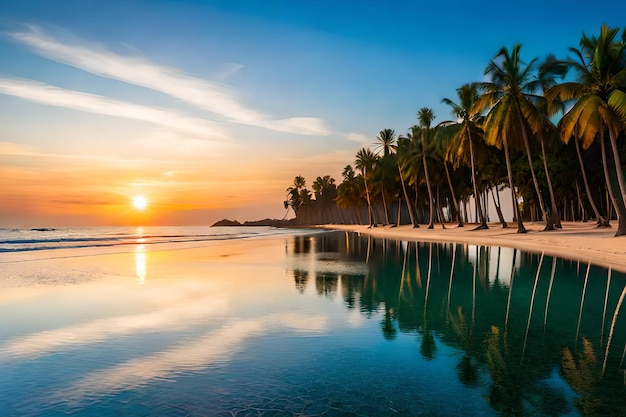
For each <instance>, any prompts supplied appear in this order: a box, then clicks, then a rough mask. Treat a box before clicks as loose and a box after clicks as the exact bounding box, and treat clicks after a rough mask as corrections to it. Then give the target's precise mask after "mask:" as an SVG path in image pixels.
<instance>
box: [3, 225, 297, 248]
mask: <svg viewBox="0 0 626 417" xmlns="http://www.w3.org/2000/svg"><path fill="white" fill-rule="evenodd" d="M42 229H44V228H38V229H36V230H34V229H0V253H16V252H28V251H42V250H56V249H86V248H103V247H112V246H125V245H138V244H141V245H154V244H165V243H185V242H208V241H218V240H233V239H246V238H252V237H260V236H269V235H278V234H291V233H293V232H294V231H293V230H292V229H291V230H290V229H279V228H274V227H250V228H249V229H242V228H241V227H219V228H215V229H216V230H214V231H213V230H211V232H212V233H206V229H207V228H206V227H199V226H198V227H180V228H177V227H153V228H141V229H139V230H137V229H136V228H122V229H123V230H120V228H68V229H48V228H45V229H46V230H45V231H42Z"/></svg>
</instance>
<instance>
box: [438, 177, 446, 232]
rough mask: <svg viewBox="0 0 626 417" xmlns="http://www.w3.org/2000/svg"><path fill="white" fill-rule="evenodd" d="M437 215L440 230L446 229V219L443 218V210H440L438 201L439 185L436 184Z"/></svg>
mask: <svg viewBox="0 0 626 417" xmlns="http://www.w3.org/2000/svg"><path fill="white" fill-rule="evenodd" d="M437 215H438V217H439V221H440V222H441V228H442V229H445V228H446V219H445V218H444V217H443V210H442V209H441V201H440V200H439V184H437Z"/></svg>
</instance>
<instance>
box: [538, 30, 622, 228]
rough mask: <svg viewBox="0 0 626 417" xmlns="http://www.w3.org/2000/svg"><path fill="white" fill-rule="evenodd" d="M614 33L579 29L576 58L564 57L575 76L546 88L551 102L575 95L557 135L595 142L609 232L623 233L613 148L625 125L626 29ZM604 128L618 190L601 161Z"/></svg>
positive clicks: (618, 162)
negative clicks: (611, 216) (608, 204)
mask: <svg viewBox="0 0 626 417" xmlns="http://www.w3.org/2000/svg"><path fill="white" fill-rule="evenodd" d="M618 33H619V29H612V28H609V27H607V26H606V25H603V26H602V28H601V29H600V36H599V37H597V38H596V37H595V36H591V37H588V36H587V35H585V34H584V33H583V35H582V39H581V40H580V49H576V48H570V52H572V53H573V54H574V55H575V57H576V59H569V60H568V63H569V65H570V66H571V67H572V68H573V69H574V70H575V71H576V73H577V75H578V80H577V81H573V82H566V83H562V84H558V85H556V86H554V87H552V88H550V89H549V90H548V91H547V92H546V95H547V98H548V99H549V100H550V101H551V102H552V101H554V100H555V99H558V100H561V101H565V102H568V101H574V100H575V103H574V105H573V106H572V108H571V109H570V110H569V111H568V112H567V113H566V114H565V115H564V116H563V118H562V119H561V122H560V123H559V126H560V128H561V130H560V131H561V140H563V141H564V142H566V143H567V142H568V141H569V140H570V138H572V137H575V139H577V140H582V142H583V149H588V148H589V146H591V144H592V143H593V142H594V141H595V140H598V141H599V142H600V146H601V149H602V156H603V158H602V159H603V160H602V162H603V167H604V175H605V181H606V186H607V190H608V191H609V195H610V196H611V200H612V203H613V206H614V207H615V210H616V211H617V214H618V228H617V232H616V233H615V236H621V235H624V234H626V206H625V204H626V181H625V180H624V172H623V169H622V164H621V160H620V156H619V152H618V149H617V138H618V136H619V134H620V132H623V131H624V130H625V126H626V121H625V120H626V31H623V32H622V39H621V40H616V37H617V35H618ZM607 131H608V134H609V141H610V144H611V150H612V153H613V162H614V163H613V165H614V170H615V172H614V173H615V175H616V176H617V181H618V185H619V191H620V193H619V194H617V193H615V192H614V190H613V187H612V186H611V178H610V174H609V170H608V166H607V162H606V150H605V144H604V137H605V133H606V132H607Z"/></svg>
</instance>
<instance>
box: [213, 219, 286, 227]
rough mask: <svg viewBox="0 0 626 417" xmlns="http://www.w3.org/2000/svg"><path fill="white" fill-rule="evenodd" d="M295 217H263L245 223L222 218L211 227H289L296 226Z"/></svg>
mask: <svg viewBox="0 0 626 417" xmlns="http://www.w3.org/2000/svg"><path fill="white" fill-rule="evenodd" d="M295 224H296V223H295V219H289V220H278V219H263V220H255V221H245V222H243V223H240V222H238V221H237V220H228V219H222V220H220V221H218V222H215V223H214V224H213V225H211V227H220V226H272V227H287V226H294V225H295Z"/></svg>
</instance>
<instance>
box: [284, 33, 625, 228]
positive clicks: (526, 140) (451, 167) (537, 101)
mask: <svg viewBox="0 0 626 417" xmlns="http://www.w3.org/2000/svg"><path fill="white" fill-rule="evenodd" d="M569 52H570V55H569V56H568V57H567V58H565V59H558V58H557V57H556V56H555V55H553V54H548V55H546V56H545V57H544V58H543V59H542V60H540V59H538V58H533V59H532V60H530V61H529V62H528V63H526V62H524V61H522V59H521V45H520V44H515V45H514V46H513V47H512V48H510V49H509V48H507V47H502V48H501V49H500V50H499V51H498V52H497V54H496V55H495V56H494V58H493V59H491V60H490V62H489V63H488V64H487V66H486V68H485V71H484V74H485V76H486V79H487V81H483V82H473V83H468V84H464V85H462V86H461V87H459V88H458V89H457V90H456V93H457V95H456V97H455V98H454V99H449V98H444V99H443V100H442V102H443V103H445V104H447V105H448V106H449V107H450V110H451V114H452V115H453V116H454V119H453V120H449V121H443V122H440V123H438V124H437V125H434V126H433V122H434V120H435V114H434V113H433V110H432V109H431V108H429V107H423V108H420V109H419V110H418V112H417V116H416V119H417V122H418V123H417V124H416V125H414V126H412V127H410V128H409V129H408V131H407V133H406V134H401V135H397V134H396V133H395V131H394V130H393V129H383V130H381V131H380V133H379V134H378V136H377V137H376V141H375V147H374V150H372V149H370V148H362V149H360V150H359V151H358V152H357V153H356V156H355V160H354V163H353V165H347V166H346V167H345V168H344V169H343V172H342V177H343V178H342V182H341V183H340V184H338V185H337V184H336V181H335V179H334V178H331V177H330V176H328V175H327V176H324V177H317V179H316V180H315V181H314V182H313V185H312V188H313V193H311V191H309V190H308V189H307V188H306V181H305V179H304V178H303V177H302V176H296V177H295V179H294V183H293V184H292V185H291V186H290V187H289V188H288V189H287V200H286V201H285V207H287V208H288V207H291V208H293V210H294V212H295V214H296V222H297V223H298V224H323V223H353V224H357V223H358V224H369V225H370V226H376V225H379V224H382V225H399V224H412V225H413V226H414V227H420V226H419V225H420V223H422V224H427V227H428V228H433V227H434V225H435V224H436V223H439V224H441V226H442V227H445V225H446V223H456V224H457V225H458V226H459V227H462V226H464V225H465V223H469V222H475V223H478V226H477V228H488V227H489V226H488V221H489V213H488V212H487V205H488V202H489V199H491V201H492V202H493V205H494V207H495V208H496V212H497V215H498V220H499V222H500V223H501V225H502V227H507V226H508V224H507V222H506V220H505V218H504V216H503V214H502V209H501V203H502V202H501V201H500V193H499V191H502V190H504V189H508V190H510V194H511V195H510V198H511V204H512V207H513V210H514V213H513V221H514V222H515V223H516V225H517V232H518V233H524V232H526V228H525V227H524V221H529V220H530V221H543V222H545V230H553V229H555V228H561V220H582V221H587V220H588V219H592V220H594V221H595V222H596V223H597V226H598V227H610V226H611V221H612V220H617V223H618V225H617V230H616V234H615V235H616V236H620V235H623V234H626V180H625V178H624V171H623V164H622V162H621V161H622V160H623V158H624V157H626V145H625V143H624V142H625V141H624V136H625V135H626V29H624V30H622V31H621V35H620V29H619V28H609V27H607V26H606V25H603V26H602V27H601V29H600V33H599V35H597V36H595V35H592V36H587V35H586V34H584V33H583V34H582V37H581V40H580V43H579V47H578V48H574V47H572V48H569ZM568 75H571V77H568ZM569 78H571V79H572V80H571V81H570V80H569ZM557 119H558V121H556V120H557ZM506 198H508V197H506ZM470 206H472V207H470ZM472 213H473V215H474V216H473V218H472V215H471V214H472Z"/></svg>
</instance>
